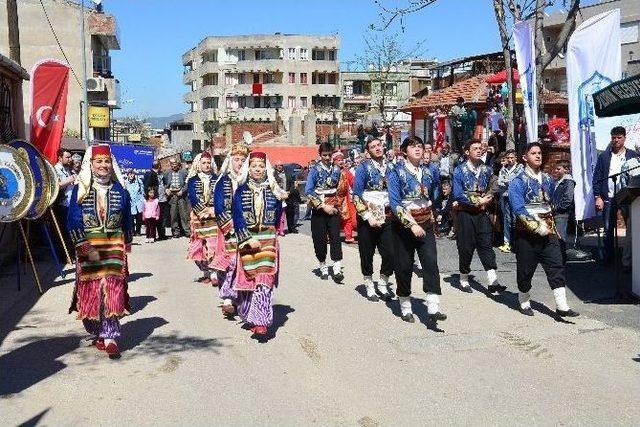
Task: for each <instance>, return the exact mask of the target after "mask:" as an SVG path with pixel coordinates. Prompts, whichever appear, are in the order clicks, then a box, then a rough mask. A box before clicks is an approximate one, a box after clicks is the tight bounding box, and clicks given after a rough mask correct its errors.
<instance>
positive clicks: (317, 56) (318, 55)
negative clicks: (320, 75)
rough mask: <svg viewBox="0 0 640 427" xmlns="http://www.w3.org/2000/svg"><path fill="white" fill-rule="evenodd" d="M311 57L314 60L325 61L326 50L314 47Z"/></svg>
mask: <svg viewBox="0 0 640 427" xmlns="http://www.w3.org/2000/svg"><path fill="white" fill-rule="evenodd" d="M311 57H312V59H313V60H314V61H324V50H316V49H314V50H313V51H312V52H311Z"/></svg>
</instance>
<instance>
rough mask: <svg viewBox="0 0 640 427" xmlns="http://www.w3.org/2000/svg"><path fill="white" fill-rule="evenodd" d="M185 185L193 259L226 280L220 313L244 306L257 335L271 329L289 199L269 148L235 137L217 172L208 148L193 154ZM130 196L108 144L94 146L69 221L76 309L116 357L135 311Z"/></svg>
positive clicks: (207, 277) (209, 276) (207, 279)
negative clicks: (123, 326) (124, 325)
mask: <svg viewBox="0 0 640 427" xmlns="http://www.w3.org/2000/svg"><path fill="white" fill-rule="evenodd" d="M187 191H188V195H189V198H190V201H191V205H192V214H191V219H192V221H191V239H190V243H189V248H188V254H187V256H188V258H189V259H192V260H193V261H194V262H195V263H196V265H197V266H198V268H199V269H200V270H201V271H202V274H203V277H202V278H201V279H200V281H201V282H202V283H205V284H209V283H213V284H216V283H218V282H219V283H220V286H219V295H220V297H221V298H222V300H223V304H222V310H223V313H224V314H225V315H227V316H233V315H235V313H236V312H237V314H238V315H239V316H240V317H241V318H242V319H243V320H244V321H245V322H246V323H248V324H250V327H251V331H252V332H253V333H254V334H256V335H264V334H266V333H267V328H268V327H269V326H270V325H271V323H272V321H273V309H272V304H271V299H272V294H273V289H274V288H275V287H276V286H277V285H278V263H279V249H278V242H277V233H276V227H277V225H278V224H279V223H280V218H281V215H282V200H283V199H284V198H286V197H287V193H286V192H285V191H283V190H282V189H280V187H278V185H277V184H276V181H275V179H274V175H273V170H272V168H271V165H270V163H269V160H268V159H267V156H266V154H265V153H262V152H256V151H254V152H250V150H249V147H248V146H247V145H245V144H236V145H234V146H233V148H232V150H231V152H230V154H229V156H227V159H226V160H225V162H224V164H223V165H222V168H221V170H220V172H219V174H218V175H217V174H215V173H214V168H213V163H212V158H211V155H210V154H209V153H208V152H204V153H202V154H200V155H199V156H198V157H197V158H196V159H194V163H193V166H192V168H191V171H190V173H189V179H188V182H187ZM130 203H131V201H130V196H129V194H128V193H127V191H126V190H125V188H124V180H123V177H122V174H121V172H120V169H119V168H118V165H117V163H116V162H115V160H114V158H113V156H112V154H111V151H110V147H109V146H108V145H95V146H92V147H90V148H89V149H88V150H87V153H86V155H85V157H84V161H83V164H82V170H81V171H80V174H79V177H78V181H77V184H76V185H75V187H74V189H73V193H72V200H71V204H70V208H69V215H68V219H67V224H68V227H69V228H68V229H69V230H70V233H71V237H72V240H73V242H74V245H75V247H76V251H77V263H76V268H77V272H76V273H77V274H76V284H75V287H74V291H73V299H72V304H71V308H70V309H69V312H70V313H71V312H72V311H77V312H78V315H77V318H78V319H79V320H82V322H83V325H84V327H85V329H86V330H87V332H89V333H90V334H91V335H93V336H94V345H95V346H96V347H97V348H98V349H99V350H104V351H106V353H107V354H108V355H109V357H110V358H117V357H119V356H120V350H119V348H118V345H117V342H116V339H117V338H119V337H120V334H121V330H120V322H119V319H120V318H121V317H122V316H124V315H126V314H128V313H129V295H128V292H127V280H128V266H127V253H128V252H129V251H130V245H131V242H132V240H133V218H132V215H131V209H130Z"/></svg>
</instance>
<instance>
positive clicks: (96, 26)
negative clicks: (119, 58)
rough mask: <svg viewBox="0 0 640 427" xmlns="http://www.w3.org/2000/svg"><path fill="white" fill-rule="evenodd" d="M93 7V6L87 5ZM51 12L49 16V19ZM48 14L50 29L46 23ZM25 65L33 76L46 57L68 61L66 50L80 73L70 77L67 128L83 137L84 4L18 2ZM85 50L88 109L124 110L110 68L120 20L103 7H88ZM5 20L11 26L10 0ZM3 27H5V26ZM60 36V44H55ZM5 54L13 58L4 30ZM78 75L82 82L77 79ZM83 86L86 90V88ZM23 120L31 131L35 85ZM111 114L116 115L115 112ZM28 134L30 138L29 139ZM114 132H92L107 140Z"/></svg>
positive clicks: (1, 45) (2, 11)
mask: <svg viewBox="0 0 640 427" xmlns="http://www.w3.org/2000/svg"><path fill="white" fill-rule="evenodd" d="M85 3H87V5H88V4H91V5H93V3H91V2H85ZM45 13H46V15H45ZM47 16H48V18H49V21H50V22H51V27H49V23H48V22H47ZM18 17H19V29H20V56H21V65H22V67H24V68H25V69H26V70H28V71H29V72H30V71H31V70H32V68H33V66H34V65H35V64H36V63H37V62H39V61H41V60H42V59H46V58H54V59H58V60H60V61H62V62H64V63H67V61H66V59H65V58H64V56H63V54H62V52H61V48H62V49H63V50H64V52H65V54H66V56H67V58H68V59H69V63H68V65H69V66H70V67H71V68H72V69H73V71H74V72H75V76H74V74H73V73H71V72H70V73H69V92H68V98H67V115H66V119H65V130H67V131H70V133H72V134H78V135H79V134H80V129H81V124H80V122H81V117H82V116H81V114H82V113H81V106H80V102H81V101H82V100H83V97H84V94H83V89H82V86H83V82H82V79H83V73H82V47H81V38H80V6H79V4H78V2H76V1H71V0H43V1H42V3H41V2H40V0H20V1H18ZM84 19H85V47H86V55H87V77H88V81H87V82H86V85H87V90H88V98H89V105H93V106H101V107H108V109H109V112H110V113H111V112H112V110H113V109H114V108H120V91H119V86H118V80H117V79H116V77H115V75H114V73H113V70H112V68H111V55H110V52H111V51H112V50H119V49H120V37H119V34H118V27H117V22H116V19H115V18H114V17H113V16H112V15H109V14H107V13H104V12H103V11H102V10H101V9H92V8H89V7H87V6H85V13H84ZM0 22H2V23H4V24H6V22H7V1H6V0H0ZM2 27H3V29H5V28H6V25H3V26H2ZM54 32H55V35H56V36H57V38H58V40H59V42H60V46H58V43H57V42H56V38H55V36H54ZM0 53H2V54H4V55H7V56H8V55H9V40H8V34H7V31H6V30H3V31H0ZM76 76H77V78H78V80H79V82H78V81H76ZM81 85H82V86H81ZM23 98H24V105H25V109H24V121H25V124H26V126H27V128H28V126H29V115H30V112H31V99H30V85H29V83H28V82H25V84H24V85H23ZM110 116H112V114H110ZM28 132H29V131H28V130H27V135H28ZM109 137H110V135H109V128H108V127H106V128H90V138H92V139H96V140H108V139H109Z"/></svg>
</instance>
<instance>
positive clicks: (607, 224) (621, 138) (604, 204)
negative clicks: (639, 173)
mask: <svg viewBox="0 0 640 427" xmlns="http://www.w3.org/2000/svg"><path fill="white" fill-rule="evenodd" d="M626 137H627V132H626V130H625V128H623V127H622V126H616V127H614V128H613V129H611V144H610V145H609V147H607V149H606V150H605V151H603V152H602V153H601V154H600V155H599V156H598V161H597V162H596V168H595V171H594V172H593V195H594V196H595V199H596V200H595V204H596V210H597V211H598V212H602V218H603V221H604V253H602V254H600V255H601V259H602V261H603V262H605V263H609V262H611V260H612V259H613V256H614V253H613V249H614V242H613V236H614V227H616V224H617V219H618V208H617V206H616V204H615V203H614V200H613V195H614V183H613V180H612V179H610V178H608V177H609V176H612V175H614V174H618V173H620V171H621V169H622V165H623V163H624V162H626V161H627V160H629V159H631V158H634V157H637V156H638V155H637V154H636V153H635V152H634V151H632V150H627V149H626V148H625V147H624V143H625V141H626ZM618 182H619V177H618ZM622 215H623V216H626V212H625V211H624V210H623V211H622Z"/></svg>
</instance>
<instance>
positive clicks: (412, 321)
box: [400, 313, 416, 323]
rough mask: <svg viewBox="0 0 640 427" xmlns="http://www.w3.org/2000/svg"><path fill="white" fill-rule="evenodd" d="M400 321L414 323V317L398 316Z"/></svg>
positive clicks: (407, 315)
mask: <svg viewBox="0 0 640 427" xmlns="http://www.w3.org/2000/svg"><path fill="white" fill-rule="evenodd" d="M400 317H401V318H402V320H404V321H405V322H409V323H414V322H415V321H416V319H415V317H413V313H407V314H403V315H401V316H400Z"/></svg>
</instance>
